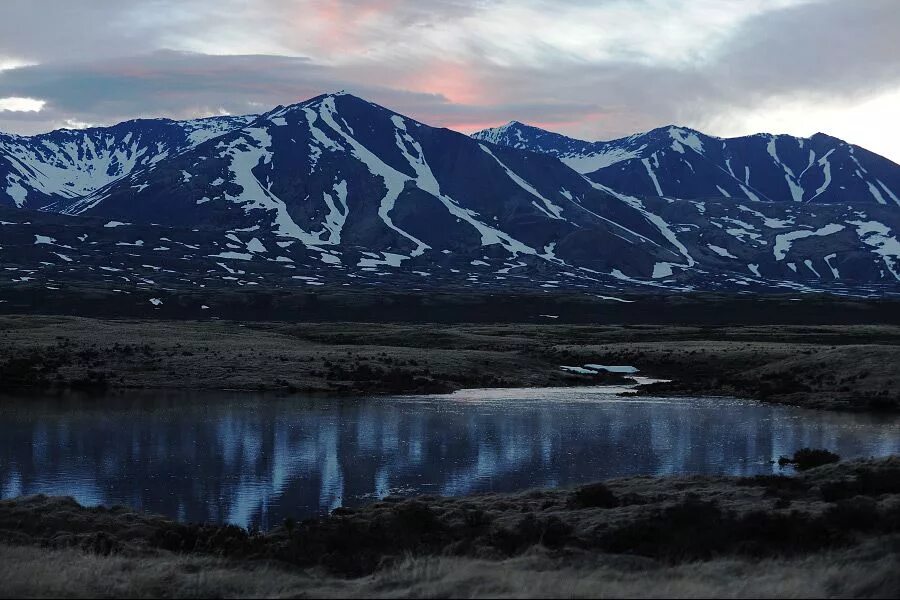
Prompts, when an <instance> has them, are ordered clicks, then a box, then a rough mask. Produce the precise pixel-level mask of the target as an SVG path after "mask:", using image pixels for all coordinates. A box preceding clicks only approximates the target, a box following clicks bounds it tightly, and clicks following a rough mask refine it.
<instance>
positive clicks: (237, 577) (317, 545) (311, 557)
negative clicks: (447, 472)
mask: <svg viewBox="0 0 900 600" xmlns="http://www.w3.org/2000/svg"><path fill="white" fill-rule="evenodd" d="M898 559H900V459H898V458H897V457H893V458H887V459H880V460H867V461H853V462H845V463H838V464H830V465H825V466H821V467H818V468H814V469H811V470H808V471H805V472H802V473H799V474H797V475H796V476H793V477H783V476H763V477H753V478H734V477H708V476H704V477H670V478H653V477H635V478H628V479H619V480H612V481H608V482H605V483H602V484H592V485H588V486H582V487H580V488H576V489H571V490H535V491H530V492H524V493H518V494H503V495H501V494H487V495H479V496H470V497H464V498H439V497H420V498H415V499H400V498H391V497H388V498H386V499H384V500H382V501H380V502H377V503H375V504H372V505H370V506H368V507H365V508H362V509H358V510H349V509H338V510H337V511H335V513H333V515H332V516H330V517H328V518H323V519H316V520H310V521H305V522H299V523H294V522H291V521H286V522H285V523H284V524H283V525H282V526H281V527H278V528H276V529H275V530H273V531H271V532H268V533H264V534H263V533H251V532H247V531H244V530H242V529H238V528H235V527H221V526H214V525H190V524H183V523H176V522H173V521H170V520H168V519H166V518H163V517H159V516H154V515H147V514H143V513H135V512H133V511H131V510H130V509H127V508H121V507H120V508H112V509H103V508H84V507H81V506H79V505H78V504H77V503H75V502H74V501H72V500H71V499H61V498H47V497H43V496H35V497H29V498H20V499H16V500H9V501H2V502H0V580H2V581H4V588H3V589H4V593H6V594H9V595H13V596H57V595H62V596H87V595H97V596H102V597H113V596H120V595H121V596H123V597H145V596H189V597H209V596H217V597H223V596H234V597H242V596H243V597H247V596H251V597H258V596H267V597H273V596H278V597H282V596H291V597H298V596H299V597H307V596H308V597H318V596H326V597H327V596H334V597H341V596H348V595H352V596H359V597H472V596H490V597H522V596H527V597H548V596H552V597H597V596H629V597H648V596H657V595H663V596H680V597H763V596H765V597H810V596H815V597H818V596H831V597H838V596H840V597H848V596H852V597H895V593H896V591H897V590H898V589H900V576H898V572H897V570H896V565H897V564H898Z"/></svg>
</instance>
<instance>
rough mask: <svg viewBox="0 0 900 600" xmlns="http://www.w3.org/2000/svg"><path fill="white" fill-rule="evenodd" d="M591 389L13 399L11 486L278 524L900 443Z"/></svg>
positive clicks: (731, 409)
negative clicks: (419, 499)
mask: <svg viewBox="0 0 900 600" xmlns="http://www.w3.org/2000/svg"><path fill="white" fill-rule="evenodd" d="M587 394H588V392H585V391H573V390H567V391H547V392H546V398H547V399H546V400H527V401H522V402H518V401H514V400H510V401H506V402H496V401H494V402H484V401H477V398H476V401H471V400H469V401H465V402H462V401H458V400H452V399H448V398H440V399H429V400H415V399H389V398H383V399H377V400H346V401H339V400H322V399H317V400H293V401H289V400H284V399H273V398H253V397H248V396H234V397H230V398H225V399H223V398H221V397H209V396H204V397H203V398H197V397H196V396H195V397H193V398H191V397H188V396H181V397H178V396H171V395H170V396H166V397H163V398H158V397H157V398H154V399H149V398H148V397H146V396H141V397H137V398H136V399H134V400H131V401H125V400H123V399H122V398H119V399H115V400H110V401H102V402H98V401H92V402H90V403H87V402H86V403H84V404H76V405H74V406H73V404H72V403H71V402H68V403H67V404H65V407H63V405H55V404H53V403H51V402H37V403H36V402H34V401H33V400H29V401H27V404H26V403H25V402H24V401H23V402H21V403H19V402H6V403H5V404H4V408H2V409H0V450H2V454H0V486H2V487H0V492H2V495H3V497H10V496H16V495H20V494H31V493H38V492H42V493H47V494H61V495H71V496H74V497H75V498H76V499H77V500H79V501H80V502H82V503H84V504H127V505H131V506H135V507H140V508H143V509H145V510H148V511H152V512H158V513H163V514H167V515H171V516H174V517H178V518H180V519H186V520H192V521H201V520H212V521H229V522H233V523H238V524H241V525H251V524H255V525H259V526H261V527H264V528H265V527H268V526H271V525H274V524H276V523H278V522H280V521H281V520H282V519H283V518H284V517H285V516H289V515H292V516H297V517H305V516H310V515H313V514H318V513H324V512H327V511H329V510H331V509H333V508H335V507H337V506H340V505H342V504H344V505H354V504H360V503H363V502H366V501H368V500H370V499H371V498H373V497H380V496H384V495H386V494H388V493H393V492H396V491H397V490H401V491H406V492H418V493H434V494H443V495H458V494H466V493H471V492H479V491H512V490H518V489H523V488H530V487H535V486H555V485H571V484H575V483H579V482H584V481H590V480H597V479H603V478H608V477H616V476H622V475H630V474H666V473H732V474H749V473H759V472H767V471H771V470H772V469H773V467H772V466H771V465H770V464H769V463H768V461H769V460H770V459H771V458H774V457H777V456H778V455H780V454H787V453H790V452H793V451H794V450H796V449H797V448H799V447H802V446H814V447H827V448H830V449H833V450H836V451H838V452H839V453H840V454H842V455H843V456H847V457H850V456H867V455H883V454H889V453H892V452H898V451H900V436H897V424H896V423H894V424H887V425H885V424H882V425H878V424H876V423H874V422H872V421H870V420H868V419H866V418H865V417H860V416H851V415H839V414H828V413H814V412H806V411H800V410H799V409H791V408H785V407H770V406H757V405H753V404H747V403H739V402H729V401H713V400H710V401H672V402H652V401H651V402H634V401H626V402H620V401H619V402H595V401H584V400H585V399H595V400H596V399H599V400H610V399H611V397H609V396H605V397H603V396H598V394H597V392H596V391H595V392H590V395H587ZM532 395H533V394H532ZM567 399H577V400H580V401H577V402H565V401H563V400H567Z"/></svg>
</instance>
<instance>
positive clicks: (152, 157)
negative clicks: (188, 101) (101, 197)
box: [0, 117, 252, 208]
mask: <svg viewBox="0 0 900 600" xmlns="http://www.w3.org/2000/svg"><path fill="white" fill-rule="evenodd" d="M251 118H252V117H210V118H206V119H195V120H191V121H172V120H169V119H140V120H136V121H127V122H125V123H120V124H118V125H115V126H113V127H92V128H89V129H60V130H57V131H53V132H50V133H46V134H42V135H36V136H32V137H25V136H15V135H6V134H0V205H7V206H17V207H30V208H41V207H43V206H45V205H47V204H49V203H52V202H54V201H57V200H60V199H71V198H80V197H82V196H84V195H86V194H90V193H91V192H93V191H95V190H97V189H99V188H101V187H103V186H105V185H107V184H109V183H111V182H113V181H116V180H117V179H121V178H122V177H125V176H127V175H130V174H131V173H133V172H135V171H136V170H139V169H145V168H148V167H152V166H153V165H154V164H156V163H158V162H159V161H161V160H163V159H165V158H166V157H168V156H172V155H174V154H178V153H179V152H182V151H184V150H186V149H188V148H191V147H193V146H195V145H197V144H199V143H201V142H203V141H204V140H207V139H209V138H211V137H215V136H218V135H221V134H222V133H225V132H226V131H230V130H232V129H235V128H238V127H242V126H243V125H245V124H246V123H247V122H248V121H249V120H250V119H251Z"/></svg>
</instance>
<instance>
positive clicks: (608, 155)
mask: <svg viewBox="0 0 900 600" xmlns="http://www.w3.org/2000/svg"><path fill="white" fill-rule="evenodd" d="M646 147H647V145H646V144H644V145H643V146H641V147H640V148H637V149H635V150H629V149H627V148H610V149H608V150H606V149H604V150H603V151H602V152H595V153H591V154H574V153H573V154H565V155H561V156H560V157H559V160H561V161H562V162H563V163H565V164H566V166H568V167H569V168H571V169H573V170H575V171H577V172H579V173H581V174H583V175H584V174H587V173H593V172H594V171H597V170H599V169H604V168H606V167H609V166H611V165H614V164H616V163H620V162H622V161H625V160H631V159H632V158H639V157H640V155H641V150H643V149H644V148H646Z"/></svg>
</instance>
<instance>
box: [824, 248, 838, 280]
mask: <svg viewBox="0 0 900 600" xmlns="http://www.w3.org/2000/svg"><path fill="white" fill-rule="evenodd" d="M835 258H837V253H836V252H832V253H831V254H829V255H827V256H824V257H823V258H822V260H824V261H825V264H826V265H828V268H829V269H830V270H831V275H832V276H833V277H834V278H835V279H840V278H841V274H840V272H838V270H837V267H835V266H834V265H833V264H831V261H833V260H834V259H835Z"/></svg>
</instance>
